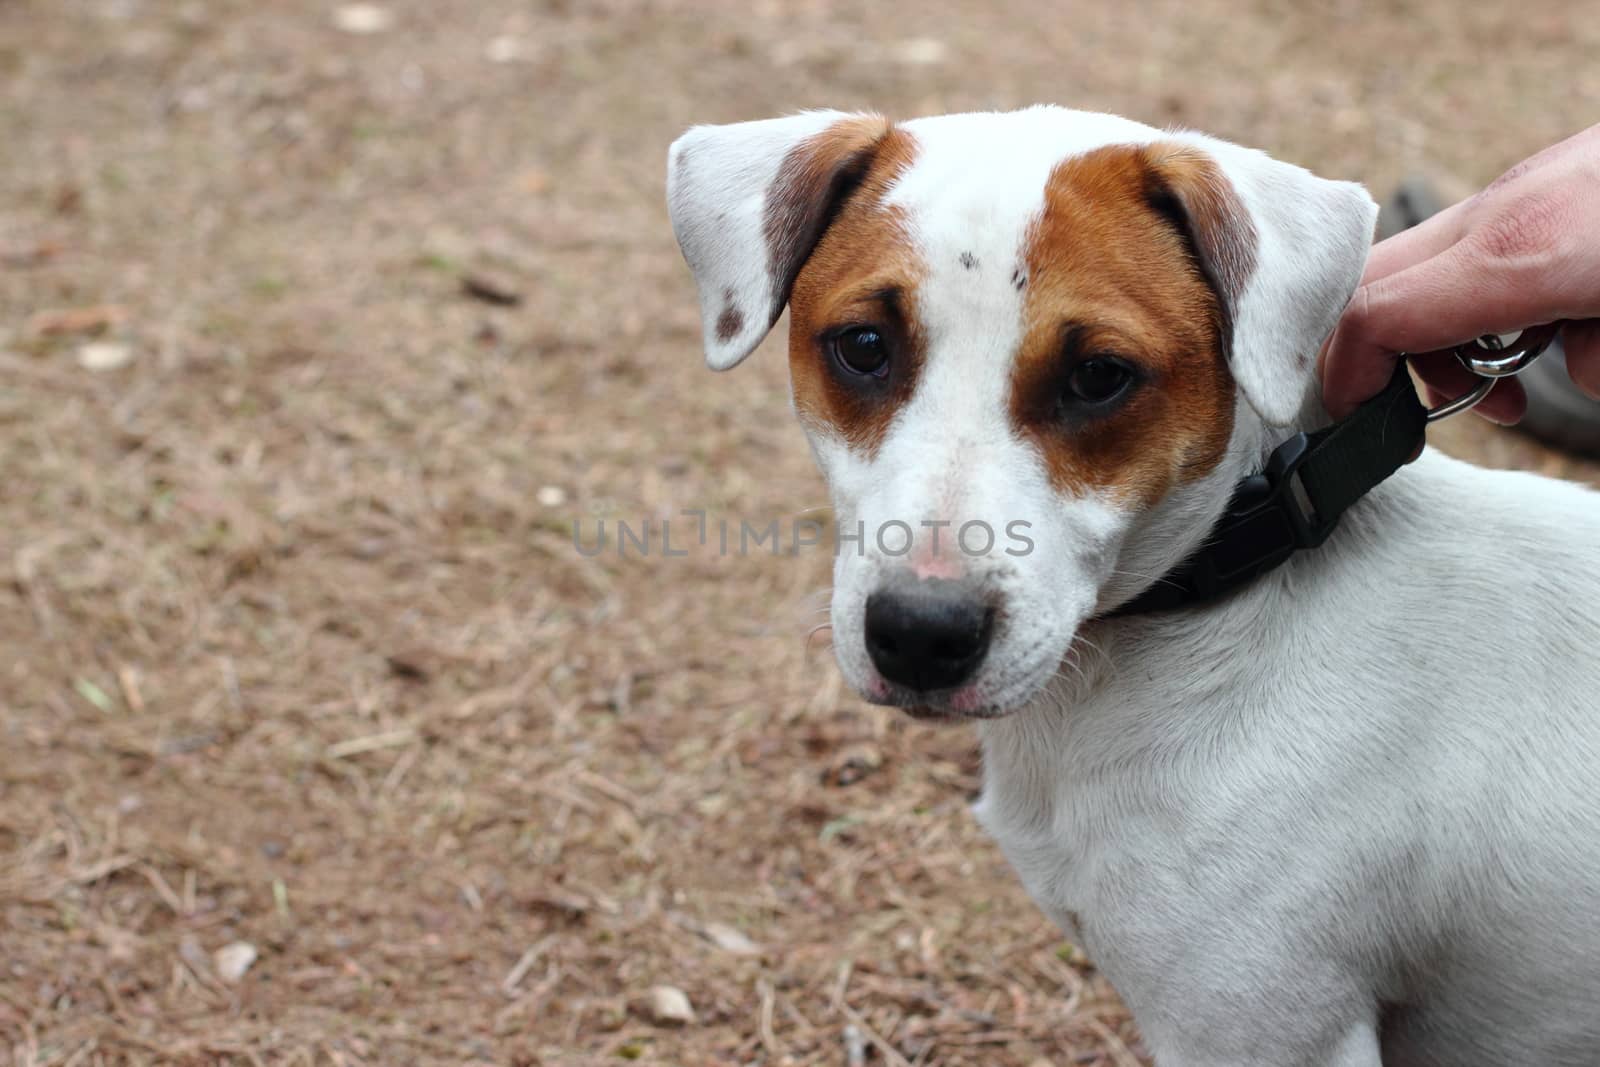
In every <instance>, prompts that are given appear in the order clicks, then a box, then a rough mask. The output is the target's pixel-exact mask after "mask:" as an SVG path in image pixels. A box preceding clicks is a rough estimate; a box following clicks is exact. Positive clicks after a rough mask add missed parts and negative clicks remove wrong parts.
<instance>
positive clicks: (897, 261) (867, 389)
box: [789, 127, 923, 453]
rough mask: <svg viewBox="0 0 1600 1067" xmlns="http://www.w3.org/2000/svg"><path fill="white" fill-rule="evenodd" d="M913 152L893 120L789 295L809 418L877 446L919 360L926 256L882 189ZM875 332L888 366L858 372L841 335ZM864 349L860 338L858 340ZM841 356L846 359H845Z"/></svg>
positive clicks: (794, 368) (800, 392)
mask: <svg viewBox="0 0 1600 1067" xmlns="http://www.w3.org/2000/svg"><path fill="white" fill-rule="evenodd" d="M915 155H916V142H915V140H913V139H912V137H911V135H910V134H908V133H906V132H905V131H904V130H901V129H899V128H897V127H890V128H889V129H888V131H887V132H886V133H885V134H884V135H883V137H882V138H881V139H879V141H878V142H877V145H876V148H875V150H874V153H873V156H872V159H871V162H870V163H869V164H868V165H867V166H866V168H865V170H864V171H863V173H862V174H861V176H860V181H859V183H858V184H857V185H856V186H855V188H854V189H853V190H851V192H850V193H849V195H848V196H847V197H846V198H845V199H844V201H843V202H842V203H841V204H840V205H839V206H838V210H837V212H836V214H835V215H834V216H833V218H832V221H831V222H830V224H829V225H828V228H827V229H826V230H825V231H824V232H823V234H822V237H821V238H820V239H819V240H818V241H817V245H816V248H815V249H814V250H813V251H812V253H811V255H810V257H809V258H808V259H807V260H806V261H805V264H804V265H803V266H802V267H801V268H800V271H799V274H798V275H797V276H796V277H795V282H794V288H793V290H792V291H791V292H790V296H789V372H790V381H791V383H792V388H793V390H794V400H795V409H796V410H797V411H798V412H799V414H800V417H801V419H802V420H805V421H806V422H809V423H811V424H812V425H814V426H818V427H821V428H825V429H831V430H832V431H833V432H835V433H838V434H839V435H840V436H842V437H843V438H844V439H845V440H846V441H847V442H849V443H850V444H851V445H852V446H853V447H856V448H858V449H861V450H863V451H865V452H867V453H871V452H872V451H873V450H874V449H876V448H877V446H878V443H879V442H880V441H882V440H883V437H884V435H885V434H886V433H887V432H888V429H889V423H890V422H891V421H892V419H893V418H894V414H895V412H896V411H898V410H899V409H900V407H902V406H903V405H904V404H905V402H906V401H907V400H908V399H910V397H911V394H912V392H913V390H914V388H915V385H916V379H917V374H918V371H919V370H920V369H921V366H922V357H923V348H922V339H921V337H920V336H919V334H918V333H917V329H916V315H915V306H916V305H915V300H916V291H917V285H918V283H919V282H920V280H921V278H922V273H923V272H922V266H921V260H920V258H919V257H918V255H917V254H916V252H915V251H914V250H913V248H912V246H911V242H910V240H909V238H908V237H907V235H906V232H905V229H904V224H903V219H902V217H901V215H900V213H899V212H898V211H897V210H896V209H893V208H890V207H888V206H886V205H885V204H884V203H883V199H884V196H885V195H886V194H887V193H888V191H889V189H890V188H892V187H893V185H894V182H895V181H896V179H898V178H899V176H900V175H901V174H902V173H904V171H905V170H906V168H907V167H909V166H910V165H911V163H912V160H913V159H914V158H915ZM868 329H870V330H872V331H873V332H875V333H876V334H877V335H878V339H879V341H880V342H881V343H882V345H883V346H884V349H885V353H886V360H887V362H886V364H885V366H884V367H883V368H882V369H881V373H877V372H876V371H877V368H874V371H872V372H868V373H859V372H857V373H852V370H851V360H852V359H854V360H855V362H856V363H857V364H858V367H859V366H865V365H866V363H865V362H863V360H864V357H865V353H864V352H857V351H855V350H854V349H853V348H850V347H849V346H848V345H841V341H842V340H843V339H844V338H846V337H847V336H848V335H850V334H851V332H852V331H856V330H868ZM857 347H859V346H857ZM841 356H843V357H846V358H843V359H841Z"/></svg>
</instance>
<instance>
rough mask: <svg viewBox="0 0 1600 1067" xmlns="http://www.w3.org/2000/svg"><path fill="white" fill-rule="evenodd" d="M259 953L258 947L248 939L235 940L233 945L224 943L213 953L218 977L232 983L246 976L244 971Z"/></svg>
mask: <svg viewBox="0 0 1600 1067" xmlns="http://www.w3.org/2000/svg"><path fill="white" fill-rule="evenodd" d="M258 955H259V953H257V952H256V947H255V946H254V945H252V944H251V943H250V942H248V941H235V942H233V943H232V944H231V945H224V946H222V947H221V948H219V949H217V951H216V952H215V953H214V954H213V955H212V960H213V962H214V963H215V964H216V968H217V977H218V978H221V979H222V980H223V981H224V982H227V983H229V984H232V983H234V982H237V981H238V980H239V979H241V978H243V977H244V973H245V972H246V971H248V970H249V969H250V966H251V964H253V963H255V962H256V958H257V956H258Z"/></svg>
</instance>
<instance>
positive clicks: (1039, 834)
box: [974, 723, 1135, 944]
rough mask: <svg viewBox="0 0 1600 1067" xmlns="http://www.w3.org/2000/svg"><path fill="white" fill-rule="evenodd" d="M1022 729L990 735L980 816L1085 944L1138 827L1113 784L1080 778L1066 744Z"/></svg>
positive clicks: (1043, 902) (1035, 890)
mask: <svg viewBox="0 0 1600 1067" xmlns="http://www.w3.org/2000/svg"><path fill="white" fill-rule="evenodd" d="M1018 726H1019V724H1017V723H1004V724H995V725H994V726H989V727H986V729H985V730H984V742H985V743H984V790H983V796H982V798H981V799H980V800H979V801H978V803H977V805H976V806H975V808H974V813H975V814H976V816H977V818H978V821H979V823H980V824H981V825H982V826H983V827H984V829H985V830H987V831H988V833H989V834H990V836H992V837H993V838H994V839H995V841H996V843H997V844H999V846H1000V849H1001V851H1002V852H1003V853H1004V854H1005V857H1006V859H1007V861H1009V862H1010V864H1011V866H1012V867H1013V868H1014V869H1015V870H1016V872H1017V876H1018V878H1019V879H1020V880H1021V882H1022V884H1023V887H1024V888H1025V889H1027V891H1028V893H1029V895H1030V896H1032V897H1033V899H1034V901H1035V902H1037V903H1038V905H1039V906H1040V908H1041V909H1043V910H1044V911H1045V913H1046V914H1048V915H1049V916H1050V918H1051V919H1053V920H1054V921H1055V922H1056V923H1057V924H1058V925H1059V926H1061V927H1062V929H1063V930H1064V931H1065V932H1066V933H1067V934H1068V935H1069V936H1071V937H1072V938H1073V939H1074V940H1076V941H1078V942H1079V943H1080V944H1083V943H1084V940H1085V938H1086V937H1087V936H1088V928H1089V926H1090V925H1091V924H1092V920H1093V918H1094V916H1095V915H1096V914H1098V913H1100V912H1102V911H1103V908H1102V907H1101V906H1100V904H1101V898H1102V896H1103V895H1104V894H1105V892H1106V891H1107V888H1108V886H1107V885H1106V880H1107V878H1108V877H1112V873H1111V872H1113V871H1115V870H1116V869H1117V868H1118V867H1120V866H1121V865H1122V861H1123V860H1125V858H1126V854H1125V845H1126V840H1125V839H1126V835H1127V834H1128V832H1129V830H1130V828H1131V827H1132V826H1133V825H1134V822H1135V821H1134V820H1131V819H1130V818H1129V817H1128V816H1129V812H1128V811H1126V810H1119V809H1124V808H1126V805H1125V804H1122V803H1119V800H1118V798H1117V796H1116V795H1115V794H1116V792H1117V791H1116V790H1114V789H1112V788H1109V787H1108V784H1107V783H1104V782H1102V781H1097V780H1096V779H1095V778H1094V777H1092V776H1075V775H1074V767H1073V766H1072V762H1071V761H1070V759H1069V758H1068V749H1067V748H1066V742H1067V738H1065V737H1055V738H1050V739H1046V738H1043V737H1028V736H1019V729H1018ZM1022 733H1025V731H1022ZM1113 828H1115V830H1116V833H1115V834H1113V833H1112V830H1113Z"/></svg>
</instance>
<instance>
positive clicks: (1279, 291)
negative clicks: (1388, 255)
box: [1146, 134, 1378, 426]
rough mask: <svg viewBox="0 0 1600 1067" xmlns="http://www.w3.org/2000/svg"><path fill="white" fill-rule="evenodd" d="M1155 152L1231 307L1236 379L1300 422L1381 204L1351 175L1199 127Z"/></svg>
mask: <svg viewBox="0 0 1600 1067" xmlns="http://www.w3.org/2000/svg"><path fill="white" fill-rule="evenodd" d="M1146 152H1147V156H1146V159H1147V163H1148V164H1149V166H1150V172H1151V174H1152V175H1153V178H1154V181H1155V186H1154V188H1153V189H1152V199H1153V201H1154V202H1155V203H1156V204H1157V206H1158V208H1160V207H1165V209H1166V210H1170V211H1173V212H1175V213H1178V214H1181V223H1180V224H1181V225H1184V226H1185V227H1186V228H1187V230H1188V234H1189V237H1190V240H1191V241H1192V243H1193V246H1194V249H1195V252H1196V255H1197V256H1198V257H1199V259H1200V265H1201V269H1202V270H1203V271H1204V272H1205V274H1206V276H1207V279H1208V280H1209V281H1210V282H1211V284H1212V286H1213V287H1214V288H1215V289H1216V290H1217V293H1218V296H1219V298H1220V299H1221V301H1222V303H1223V305H1224V309H1223V310H1224V314H1225V316H1226V322H1227V326H1228V328H1229V331H1230V332H1231V334H1232V345H1231V349H1232V350H1231V353H1230V356H1229V366H1230V368H1231V369H1232V371H1233V378H1234V381H1235V382H1237V383H1238V385H1239V388H1240V389H1241V390H1242V391H1243V392H1244V395H1245V399H1246V400H1248V401H1249V403H1250V405H1251V406H1252V407H1253V408H1255V410H1256V413H1257V414H1259V415H1260V416H1261V418H1262V419H1263V420H1264V421H1265V422H1267V423H1269V424H1271V425H1275V426H1284V425H1288V424H1290V423H1293V422H1294V421H1295V420H1296V418H1297V417H1298V416H1299V415H1300V414H1301V409H1302V407H1303V406H1304V405H1305V403H1306V401H1307V399H1308V396H1309V395H1310V389H1311V386H1312V383H1313V380H1314V378H1315V374H1314V372H1313V371H1312V366H1313V364H1314V362H1315V360H1316V354H1317V349H1318V347H1319V346H1320V345H1321V344H1322V342H1323V341H1324V340H1325V339H1326V338H1327V336H1328V335H1329V334H1330V333H1332V332H1333V328H1334V326H1335V325H1336V324H1337V323H1338V321H1339V315H1340V313H1341V312H1343V311H1344V307H1345V305H1346V304H1347V303H1349V301H1350V296H1351V294H1353V293H1354V292H1355V289H1356V285H1357V284H1358V283H1359V282H1360V281H1361V271H1362V267H1363V266H1364V265H1365V264H1366V260H1367V251H1368V249H1369V248H1370V247H1371V245H1372V234H1373V227H1374V224H1375V223H1376V221H1377V215H1378V206H1377V205H1376V204H1375V203H1373V201H1372V198H1371V197H1370V196H1368V195H1367V191H1366V190H1365V189H1364V188H1362V187H1361V186H1360V185H1357V184H1355V183H1353V182H1337V181H1328V180H1326V179H1324V178H1318V177H1317V176H1315V175H1314V174H1312V173H1310V172H1309V171H1306V170H1304V169H1302V168H1300V167H1297V166H1294V165H1293V164H1290V163H1282V162H1279V161H1278V160H1275V159H1273V158H1271V157H1270V156H1268V155H1265V154H1264V153H1261V152H1257V151H1255V150H1253V149H1249V148H1241V147H1239V146H1238V145H1234V144H1229V143H1227V142H1225V141H1218V140H1215V139H1213V138H1210V137H1204V136H1201V135H1198V134H1183V135H1178V139H1176V140H1174V141H1166V142H1158V143H1157V144H1154V145H1151V146H1149V147H1148V148H1147V149H1146ZM1163 198H1164V202H1163Z"/></svg>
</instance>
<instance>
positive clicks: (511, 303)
mask: <svg viewBox="0 0 1600 1067" xmlns="http://www.w3.org/2000/svg"><path fill="white" fill-rule="evenodd" d="M461 291H462V292H463V293H466V294H467V295H468V296H470V297H472V298H473V299H474V300H482V301H483V302H484V303H485V304H493V305H494V306H495V307H503V308H511V307H516V306H517V305H518V304H520V303H522V294H521V293H520V292H518V291H517V288H516V286H514V285H513V284H512V283H511V280H510V279H509V278H503V277H501V276H500V275H497V274H488V273H485V272H482V271H474V272H472V273H471V274H463V275H462V276H461Z"/></svg>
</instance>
